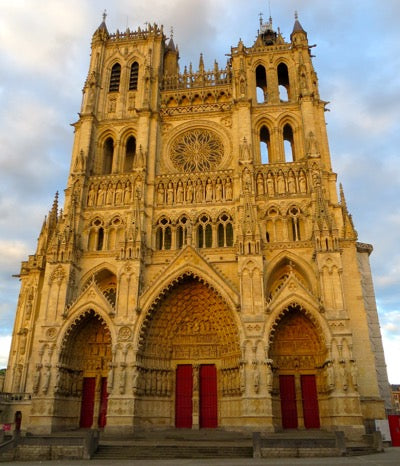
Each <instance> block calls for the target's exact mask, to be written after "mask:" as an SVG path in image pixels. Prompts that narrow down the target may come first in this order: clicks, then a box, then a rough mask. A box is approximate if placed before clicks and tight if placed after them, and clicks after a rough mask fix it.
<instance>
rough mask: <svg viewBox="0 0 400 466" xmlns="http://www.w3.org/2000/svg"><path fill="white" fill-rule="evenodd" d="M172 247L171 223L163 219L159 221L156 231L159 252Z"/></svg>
mask: <svg viewBox="0 0 400 466" xmlns="http://www.w3.org/2000/svg"><path fill="white" fill-rule="evenodd" d="M171 245H172V230H171V221H170V220H168V219H167V218H165V217H163V218H161V219H160V220H159V222H158V226H157V229H156V248H157V249H158V250H159V251H163V250H165V249H171Z"/></svg>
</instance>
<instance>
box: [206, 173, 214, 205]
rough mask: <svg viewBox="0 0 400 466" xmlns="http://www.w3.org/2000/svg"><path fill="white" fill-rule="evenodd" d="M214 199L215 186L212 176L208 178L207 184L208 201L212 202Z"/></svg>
mask: <svg viewBox="0 0 400 466" xmlns="http://www.w3.org/2000/svg"><path fill="white" fill-rule="evenodd" d="M212 200H213V186H212V181H211V180H210V178H208V180H207V184H206V202H212Z"/></svg>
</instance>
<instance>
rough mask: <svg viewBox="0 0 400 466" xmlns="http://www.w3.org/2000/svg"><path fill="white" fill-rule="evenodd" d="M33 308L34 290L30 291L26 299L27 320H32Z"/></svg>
mask: <svg viewBox="0 0 400 466" xmlns="http://www.w3.org/2000/svg"><path fill="white" fill-rule="evenodd" d="M32 306H33V288H30V289H29V290H28V296H27V298H26V304H25V319H27V320H28V319H30V318H31V314H32Z"/></svg>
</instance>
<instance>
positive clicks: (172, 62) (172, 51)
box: [164, 30, 179, 76]
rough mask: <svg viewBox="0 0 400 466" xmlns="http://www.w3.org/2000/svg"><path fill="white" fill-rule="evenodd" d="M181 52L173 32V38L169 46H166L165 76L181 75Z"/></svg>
mask: <svg viewBox="0 0 400 466" xmlns="http://www.w3.org/2000/svg"><path fill="white" fill-rule="evenodd" d="M178 61H179V50H178V47H176V46H175V43H174V38H173V31H172V30H171V37H170V39H169V41H168V44H167V45H166V46H165V53H164V75H167V76H174V75H176V74H178V73H179V63H178Z"/></svg>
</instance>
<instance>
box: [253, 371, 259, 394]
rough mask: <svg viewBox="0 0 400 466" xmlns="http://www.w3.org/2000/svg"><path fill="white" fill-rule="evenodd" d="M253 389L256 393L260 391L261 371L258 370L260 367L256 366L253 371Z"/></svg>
mask: <svg viewBox="0 0 400 466" xmlns="http://www.w3.org/2000/svg"><path fill="white" fill-rule="evenodd" d="M253 388H254V393H258V392H259V390H260V371H259V370H258V366H255V367H254V370H253Z"/></svg>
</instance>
